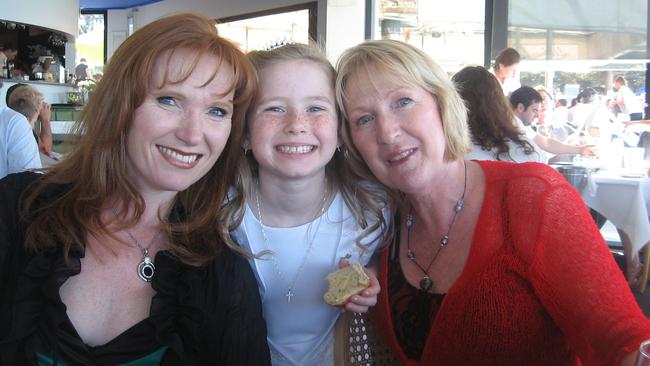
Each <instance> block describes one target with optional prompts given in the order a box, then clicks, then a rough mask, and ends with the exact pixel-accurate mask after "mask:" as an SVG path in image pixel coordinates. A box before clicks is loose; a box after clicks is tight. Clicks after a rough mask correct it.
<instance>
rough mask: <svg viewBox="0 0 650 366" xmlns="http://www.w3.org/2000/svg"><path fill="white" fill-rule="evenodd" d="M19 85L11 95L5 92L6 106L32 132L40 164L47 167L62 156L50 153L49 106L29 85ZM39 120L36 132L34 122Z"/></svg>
mask: <svg viewBox="0 0 650 366" xmlns="http://www.w3.org/2000/svg"><path fill="white" fill-rule="evenodd" d="M16 85H20V86H19V87H18V88H15V89H14V90H13V91H12V93H11V94H9V92H8V91H7V94H8V95H7V105H8V106H9V108H11V109H13V110H14V111H16V112H18V113H20V114H22V115H23V116H25V118H27V121H28V122H29V124H30V125H31V127H32V130H33V131H34V136H35V137H36V141H37V143H38V147H39V150H40V157H41V164H42V165H43V166H44V167H48V166H50V165H52V164H54V163H56V162H57V161H58V160H59V159H60V158H61V157H62V156H61V155H60V154H58V153H56V152H54V151H52V129H51V126H50V114H51V112H50V104H49V103H46V102H45V101H44V98H43V94H41V92H39V91H38V90H36V89H35V88H33V87H32V86H30V85H25V84H16ZM39 117H40V120H41V126H40V127H41V128H40V132H39V133H37V132H36V121H37V120H38V119H39Z"/></svg>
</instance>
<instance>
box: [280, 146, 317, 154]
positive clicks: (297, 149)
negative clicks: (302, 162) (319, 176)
mask: <svg viewBox="0 0 650 366" xmlns="http://www.w3.org/2000/svg"><path fill="white" fill-rule="evenodd" d="M313 148H314V147H313V146H308V145H305V146H278V150H279V151H280V152H283V153H287V154H304V153H308V152H310V151H312V150H313Z"/></svg>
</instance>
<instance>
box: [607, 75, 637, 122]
mask: <svg viewBox="0 0 650 366" xmlns="http://www.w3.org/2000/svg"><path fill="white" fill-rule="evenodd" d="M614 90H616V98H615V99H614V104H616V105H617V106H618V108H619V109H620V111H621V113H623V114H627V115H628V116H629V120H630V121H638V120H641V119H643V106H642V105H641V101H640V100H639V98H637V96H636V95H634V92H632V90H631V89H630V88H629V87H628V86H627V81H626V80H625V78H624V77H623V76H617V77H616V79H614Z"/></svg>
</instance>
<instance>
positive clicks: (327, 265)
mask: <svg viewBox="0 0 650 366" xmlns="http://www.w3.org/2000/svg"><path fill="white" fill-rule="evenodd" d="M260 225H261V224H260V222H259V220H258V219H257V217H256V216H255V215H254V214H253V211H252V210H251V208H250V207H248V206H247V207H246V212H245V214H244V219H243V220H242V223H241V224H240V226H239V227H238V228H237V229H236V230H235V231H234V232H233V233H232V236H233V239H235V241H236V242H237V243H239V245H241V246H242V247H243V248H245V249H247V250H249V251H251V252H252V253H253V254H259V253H261V252H263V251H265V250H270V251H271V252H272V254H266V255H264V256H262V257H261V258H259V259H252V260H250V264H251V266H252V268H253V270H254V272H255V274H256V276H257V280H258V285H259V291H260V295H261V298H262V305H263V309H264V317H265V319H266V323H267V329H268V341H269V347H270V348H271V356H272V357H271V358H272V362H273V364H274V365H292V364H295V365H332V364H333V358H332V346H333V345H332V339H333V338H332V332H333V328H334V323H335V322H336V320H337V318H338V316H339V313H340V309H339V308H337V307H333V306H330V305H327V304H326V303H325V301H324V300H323V295H324V294H325V292H326V291H327V287H328V283H327V280H326V277H327V275H328V274H329V273H331V272H333V271H335V270H336V269H338V263H339V260H340V259H341V258H343V257H346V256H349V259H348V260H349V261H350V263H352V262H360V263H361V264H362V265H366V264H367V263H368V261H369V260H370V257H371V256H372V253H373V252H374V250H375V249H376V247H377V245H378V243H379V240H375V239H376V238H377V235H378V233H373V234H371V235H369V236H367V237H366V238H364V240H363V244H366V245H368V248H367V249H365V250H364V249H363V248H361V247H359V246H358V245H357V243H356V241H355V239H356V238H357V236H358V235H359V234H360V233H361V232H362V229H361V228H359V227H358V226H357V224H356V221H355V220H354V217H353V216H352V213H351V212H350V210H349V209H348V207H347V205H346V204H345V202H344V200H343V198H342V196H341V194H340V192H339V193H337V194H336V196H335V197H334V200H333V201H332V203H331V204H330V206H329V208H328V209H327V211H326V212H325V213H324V214H323V215H321V216H320V217H318V218H316V219H315V220H314V221H312V222H310V223H307V224H304V225H300V226H297V227H290V228H275V227H269V226H264V232H265V233H266V235H267V237H268V246H267V243H266V242H265V240H264V237H263V235H262V230H261V227H260ZM311 240H313V243H312V244H311V248H310V242H311ZM272 255H273V256H275V260H274V259H273V258H272V257H271V256H272ZM305 255H307V256H306V258H305ZM303 258H305V260H304V265H302V263H303ZM301 265H302V268H301ZM294 281H295V282H294ZM290 285H293V286H292V290H293V291H292V292H293V296H292V297H291V301H290V302H288V301H287V296H286V295H287V291H288V289H289V286H290Z"/></svg>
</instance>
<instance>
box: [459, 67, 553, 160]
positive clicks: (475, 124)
mask: <svg viewBox="0 0 650 366" xmlns="http://www.w3.org/2000/svg"><path fill="white" fill-rule="evenodd" d="M452 80H453V81H454V82H455V83H456V86H457V88H458V92H459V93H460V96H461V97H462V98H463V100H464V101H465V105H466V106H467V112H468V113H467V122H468V124H469V130H470V132H471V135H472V136H471V137H472V142H473V144H474V147H473V149H472V151H471V152H470V153H469V154H468V158H469V159H474V160H500V161H512V162H515V163H523V162H527V161H536V162H545V161H543V159H544V154H543V152H542V151H541V150H540V149H535V146H534V143H533V142H532V141H530V140H528V138H527V137H526V136H525V135H524V132H523V131H522V130H520V129H519V127H518V126H517V125H516V124H515V123H514V120H515V117H514V115H513V113H512V109H510V103H509V102H508V99H507V98H506V97H505V96H504V95H503V92H502V90H501V85H500V84H499V81H498V80H497V79H496V77H494V75H492V74H491V73H490V72H489V71H488V70H486V69H485V68H484V67H482V66H467V67H465V68H463V69H462V70H460V71H459V72H457V73H456V74H455V75H454V76H453V77H452Z"/></svg>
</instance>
